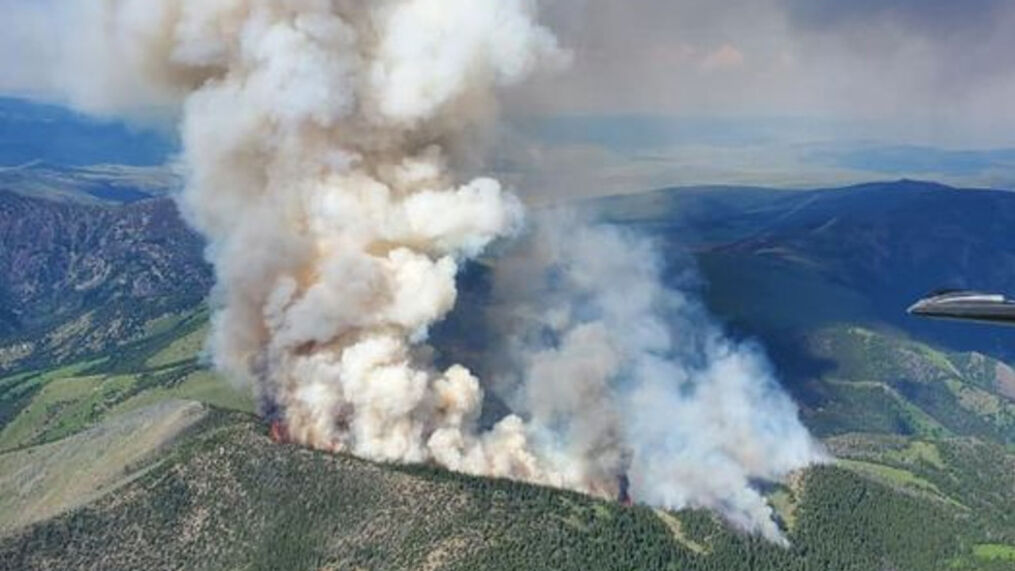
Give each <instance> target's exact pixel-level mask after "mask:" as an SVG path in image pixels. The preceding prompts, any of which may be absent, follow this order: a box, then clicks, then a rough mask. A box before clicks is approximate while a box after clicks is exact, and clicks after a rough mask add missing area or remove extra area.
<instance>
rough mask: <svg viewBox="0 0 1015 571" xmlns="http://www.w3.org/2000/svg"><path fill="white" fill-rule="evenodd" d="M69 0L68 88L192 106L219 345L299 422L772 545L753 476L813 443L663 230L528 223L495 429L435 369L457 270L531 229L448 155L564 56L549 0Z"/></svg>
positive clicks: (292, 424)
mask: <svg viewBox="0 0 1015 571" xmlns="http://www.w3.org/2000/svg"><path fill="white" fill-rule="evenodd" d="M71 6H72V7H74V8H75V10H74V11H75V14H74V16H73V18H72V21H73V24H74V27H73V29H75V30H79V32H78V35H77V36H74V35H73V34H71V35H70V36H69V37H71V38H74V37H77V38H78V40H79V43H80V45H76V44H74V43H73V42H71V47H72V48H74V49H73V50H71V52H72V53H73V54H74V57H72V58H70V59H69V60H68V61H70V62H71V65H70V67H66V66H65V67H63V68H62V69H64V70H66V73H67V77H68V80H67V81H66V86H65V90H66V92H67V93H68V95H69V97H70V98H71V99H72V101H75V102H76V103H77V104H78V105H80V106H82V107H84V108H86V109H92V110H96V111H102V112H107V113H110V112H120V111H121V110H128V111H129V110H131V109H134V108H137V107H144V106H148V105H166V104H171V105H178V106H179V109H180V112H181V136H182V141H183V143H184V151H183V155H182V161H181V162H182V165H183V168H184V169H185V174H186V177H187V181H188V182H187V185H186V188H185V190H184V191H183V193H182V196H181V197H180V205H181V209H182V210H183V212H184V214H185V216H186V217H187V219H188V220H189V221H190V222H191V223H192V224H193V225H194V227H195V228H197V229H198V230H199V231H200V232H201V233H202V234H203V235H204V236H206V237H207V239H208V241H209V244H210V246H209V256H210V258H211V261H212V262H213V263H214V266H215V269H216V273H217V277H218V285H217V287H216V291H215V293H214V305H215V313H214V317H213V333H212V339H211V341H210V347H211V352H212V355H213V358H214V363H215V365H216V367H217V368H218V369H219V370H220V371H222V372H224V373H226V374H227V375H228V376H229V377H230V378H232V379H234V380H236V381H237V382H239V383H241V384H243V385H245V386H248V387H250V388H251V389H252V390H253V391H254V392H255V393H256V395H257V397H258V398H259V400H260V402H262V403H263V409H264V410H263V412H264V413H265V414H266V415H270V416H272V417H273V418H277V419H281V420H284V421H285V423H286V425H287V428H288V432H289V435H290V437H291V438H292V439H294V440H296V441H298V442H300V443H304V444H306V445H309V446H313V447H317V448H321V449H326V450H334V451H343V452H348V453H352V454H355V455H358V456H361V457H364V458H368V459H372V460H377V461H385V462H435V463H438V464H441V465H443V466H447V467H449V468H451V469H454V470H459V471H462V472H467V473H471V474H481V475H488V476H502V477H509V478H515V479H520V480H526V481H530V482H536V483H542V484H547V485H552V486H561V487H568V488H572V489H576V490H580V491H585V492H589V493H594V494H599V495H615V494H616V493H617V486H618V482H619V480H620V478H621V477H623V476H625V475H629V476H630V479H631V482H632V488H633V493H634V495H635V498H636V499H638V500H640V501H645V502H648V503H652V504H655V505H661V506H666V507H673V508H678V507H683V506H701V507H708V508H713V509H716V510H719V511H720V512H721V513H722V514H724V515H725V516H726V517H727V518H729V519H730V520H731V521H734V522H736V523H737V524H739V525H741V526H742V527H744V528H746V529H750V530H754V531H758V532H761V533H764V534H765V535H766V536H767V537H769V538H772V539H774V540H779V539H780V535H779V532H778V529H777V527H776V526H775V524H774V523H773V522H772V521H771V519H770V511H769V508H768V507H767V506H766V504H765V502H764V500H763V498H762V497H761V496H760V495H759V494H758V492H756V491H754V489H753V488H752V487H751V479H754V478H761V479H778V478H781V477H783V476H785V475H786V474H787V473H788V472H789V471H791V470H793V469H797V468H800V467H802V466H805V465H806V464H808V463H809V462H811V461H814V460H815V459H818V458H819V457H820V454H819V453H818V452H817V450H816V448H815V446H814V444H813V443H812V442H811V440H810V438H809V437H808V435H807V434H806V432H805V430H804V429H803V428H802V426H801V425H800V424H799V422H798V420H797V418H796V411H795V409H794V407H793V405H792V403H791V402H790V401H789V400H788V399H787V397H785V396H784V395H783V394H782V393H781V392H779V390H778V388H777V386H776V385H775V383H774V382H773V381H772V379H771V376H770V373H769V370H768V368H767V366H766V364H765V361H764V359H763V358H761V357H760V356H759V354H758V353H757V352H755V351H753V350H752V349H751V348H749V347H744V346H740V345H737V344H734V343H732V342H730V341H728V340H726V339H724V338H723V337H722V335H721V334H720V332H719V331H718V330H716V329H715V327H714V326H712V325H710V324H709V322H708V320H707V319H706V318H705V316H704V315H703V313H702V312H701V310H700V309H699V308H698V307H697V305H696V304H694V303H693V302H692V301H690V300H689V299H687V298H686V297H684V296H682V295H680V294H679V293H677V292H675V291H671V290H668V289H667V288H665V287H664V286H663V285H662V280H661V276H660V273H659V260H658V258H657V254H656V252H655V251H654V249H653V248H652V247H651V245H650V244H649V243H647V242H645V241H642V240H638V239H635V238H632V237H630V236H626V235H624V234H621V233H620V232H618V231H616V230H610V229H606V228H599V227H595V226H592V225H587V224H577V223H574V222H567V223H563V222H560V221H557V222H555V223H553V224H546V223H543V224H536V225H535V228H537V231H536V233H535V234H534V236H533V238H532V243H533V244H535V245H536V246H535V250H534V251H533V252H532V254H531V256H530V257H529V258H528V260H527V261H525V262H523V263H522V264H521V266H518V265H516V266H515V267H518V268H519V272H518V274H517V276H522V275H528V276H531V277H532V279H531V280H530V281H529V282H528V283H527V284H525V285H524V287H522V286H521V285H519V286H517V288H516V290H515V292H514V293H513V294H511V295H513V296H515V298H516V301H517V304H518V305H517V310H518V312H520V313H519V315H521V316H522V317H521V318H518V319H517V320H513V321H511V323H510V324H505V327H507V328H509V329H510V327H511V326H516V327H517V328H516V329H515V331H516V332H517V334H518V336H517V339H516V341H515V342H514V343H513V344H511V346H510V351H509V352H510V353H511V354H512V359H511V360H510V364H509V365H508V366H506V367H505V369H504V373H503V375H504V376H505V378H506V379H508V380H506V381H505V382H504V383H502V386H503V387H504V388H505V389H508V388H510V389H511V390H510V391H506V394H507V393H508V392H509V393H510V394H509V395H508V396H507V400H509V402H511V404H512V405H513V407H514V410H515V414H510V415H508V416H506V417H504V418H502V419H500V420H499V421H498V422H496V423H494V424H493V425H492V426H491V427H490V428H488V429H481V428H479V423H478V418H479V414H480V408H481V403H482V402H483V389H482V388H481V385H480V382H479V380H478V379H477V378H476V377H475V376H474V375H473V374H472V373H471V372H470V371H468V370H467V369H466V368H464V367H462V366H459V365H455V366H451V367H450V368H448V369H446V370H437V369H436V368H435V367H434V366H433V364H432V363H433V361H432V359H431V357H430V354H431V352H432V351H431V350H429V349H428V348H427V347H426V340H427V336H428V331H429V329H430V328H431V327H432V326H433V325H434V324H435V323H436V322H438V321H440V320H441V319H443V318H444V317H445V316H446V315H447V314H448V313H449V312H450V311H451V309H452V308H453V307H454V305H455V302H456V297H457V291H456V275H457V273H458V271H459V269H460V268H461V267H462V265H463V264H464V263H466V262H467V260H469V259H470V258H474V257H476V256H478V255H480V254H481V253H482V252H483V251H484V250H485V249H486V248H487V247H488V246H489V245H490V244H491V243H493V242H494V241H496V240H498V239H502V238H507V237H512V236H514V235H516V234H518V233H519V232H520V231H521V230H522V229H523V228H524V220H523V208H522V205H521V203H520V202H519V201H518V200H517V199H516V198H514V196H513V195H512V194H510V193H509V192H507V191H505V189H503V188H502V187H501V185H500V184H499V183H498V182H496V181H495V180H492V179H488V178H478V179H475V180H472V181H471V182H466V183H464V184H461V183H460V182H458V181H456V177H455V175H454V172H453V171H454V168H453V167H454V166H455V165H458V164H460V163H461V162H462V161H463V160H464V158H465V152H466V150H467V149H468V146H469V145H468V143H469V139H468V135H469V134H470V133H471V132H472V128H473V127H474V126H476V125H477V123H479V122H481V121H482V119H483V118H485V117H487V116H488V115H489V113H490V111H491V110H492V109H493V106H494V102H493V98H492V95H493V92H494V91H495V89H496V88H497V87H499V86H506V85H510V84H514V83H516V82H519V81H520V80H522V79H524V78H525V77H526V76H528V75H530V74H531V73H533V72H536V71H538V70H539V69H541V68H547V67H551V68H552V67H555V66H558V65H560V64H561V63H563V62H564V61H565V60H566V56H565V55H564V54H563V53H562V52H561V50H560V49H559V48H558V46H557V42H556V40H555V38H554V36H553V35H552V34H551V33H550V32H549V31H548V30H547V29H545V28H543V27H541V26H540V25H539V24H537V23H536V21H535V15H536V6H535V4H534V2H533V0H374V1H369V2H368V1H359V0H288V1H284V2H283V1H280V0H219V1H208V0H107V1H106V2H102V3H88V2H85V3H74V4H71ZM81 30H83V31H81ZM61 61H64V59H61ZM71 68H73V69H71ZM80 70H84V73H78V71H80ZM506 264H509V262H506ZM507 267H510V265H508V266H507ZM522 270H524V271H522ZM533 288H537V289H533ZM526 314H528V315H529V317H527V318H526V317H524V316H525V315H526ZM511 378H513V381H512V380H511Z"/></svg>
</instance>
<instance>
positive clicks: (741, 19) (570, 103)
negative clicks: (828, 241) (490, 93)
mask: <svg viewBox="0 0 1015 571" xmlns="http://www.w3.org/2000/svg"><path fill="white" fill-rule="evenodd" d="M544 11H545V15H546V18H547V20H548V21H549V22H550V24H551V26H552V27H553V28H554V29H555V30H557V32H558V34H559V36H560V37H561V39H562V42H563V43H564V45H566V46H568V47H569V48H570V49H571V50H572V53H573V63H572V65H571V66H570V68H569V69H567V70H565V71H564V72H562V73H558V74H555V75H553V76H544V77H542V78H540V79H538V80H537V81H536V82H534V83H532V84H530V85H528V86H527V87H525V88H523V89H521V90H519V91H517V92H515V93H513V94H511V96H510V99H509V104H508V109H509V111H510V112H513V113H516V114H518V115H522V116H526V115H532V114H535V115H537V116H540V117H547V116H548V117H550V118H551V119H552V120H550V121H546V120H540V121H529V122H524V121H523V122H522V125H523V127H522V128H521V130H522V131H524V132H525V134H526V135H531V133H530V132H529V131H532V130H535V131H537V134H538V135H539V136H537V137H535V138H533V137H531V136H529V137H525V136H524V135H523V136H520V137H519V138H525V139H528V140H535V141H538V142H540V143H546V144H542V145H540V144H535V145H533V146H532V147H530V148H528V149H527V152H526V154H525V155H524V156H522V157H520V158H519V159H518V163H517V165H515V166H516V167H517V169H519V170H523V164H528V165H532V164H538V165H540V166H538V167H537V168H535V169H530V176H528V177H523V178H525V180H526V183H525V184H527V185H532V186H540V187H546V188H564V189H565V190H564V191H563V194H565V195H566V194H583V193H586V192H587V188H588V187H589V186H597V187H600V188H601V190H603V191H604V192H607V193H610V192H623V191H625V190H626V189H636V188H641V187H655V186H660V185H666V184H698V183H744V184H767V185H777V186H791V187H807V186H817V185H831V184H848V183H852V182H860V181H865V180H872V179H885V178H902V177H910V178H922V179H934V180H940V181H943V182H947V183H951V184H956V185H966V186H985V187H995V188H1012V187H1015V160H1013V159H1015V154H1013V153H1012V152H1010V149H1012V148H1015V33H1013V32H1012V30H1015V1H1011V0H962V1H957V0H848V1H847V0H723V1H715V0H625V1H623V2H619V1H616V0H548V1H547V2H545V3H544ZM526 126H527V127H526ZM561 165H569V166H568V167H562V166H561ZM531 173H537V174H531ZM603 187H605V188H603Z"/></svg>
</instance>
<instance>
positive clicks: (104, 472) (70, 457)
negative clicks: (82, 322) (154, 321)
mask: <svg viewBox="0 0 1015 571" xmlns="http://www.w3.org/2000/svg"><path fill="white" fill-rule="evenodd" d="M206 412H207V409H206V407H204V406H202V405H200V404H198V403H194V402H186V401H163V402H161V403H159V404H157V405H154V406H152V407H149V408H147V409H142V410H138V411H136V412H134V413H132V414H128V415H123V416H120V417H118V418H115V419H113V420H111V421H109V422H106V423H103V424H102V425H100V426H97V427H94V428H92V429H90V430H87V431H84V432H81V433H79V434H76V435H74V436H72V437H70V438H66V439H64V440H61V441H58V442H53V443H50V444H45V445H42V446H36V447H33V448H28V449H25V450H19V451H16V452H9V453H6V454H2V455H0V534H3V533H8V532H10V531H11V530H14V529H18V528H21V527H23V526H26V525H29V524H32V523H35V522H38V521H43V520H46V519H49V518H51V517H53V516H55V515H58V514H60V513H63V512H65V511H67V510H69V509H72V508H75V507H78V506H81V505H84V504H85V503H88V502H89V501H92V500H94V499H97V498H99V497H102V496H104V495H106V494H107V493H109V492H111V491H113V490H115V489H116V488H118V487H120V486H122V485H125V484H126V483H128V482H130V481H131V480H133V479H134V478H136V477H138V476H139V475H141V474H143V473H144V470H145V469H146V467H147V466H148V464H149V462H150V461H151V460H153V459H154V458H155V457H157V456H158V451H159V450H160V449H162V448H163V447H164V446H166V445H167V444H168V443H170V442H172V441H173V440H174V439H175V438H176V437H178V436H179V435H180V434H181V433H183V432H184V431H185V430H187V429H188V428H190V427H191V426H193V425H194V424H196V423H198V422H199V421H200V420H201V419H202V418H204V416H205V415H206Z"/></svg>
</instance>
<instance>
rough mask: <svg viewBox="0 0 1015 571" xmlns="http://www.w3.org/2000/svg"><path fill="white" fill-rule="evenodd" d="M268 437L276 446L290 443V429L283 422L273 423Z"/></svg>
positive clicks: (274, 421)
mask: <svg viewBox="0 0 1015 571" xmlns="http://www.w3.org/2000/svg"><path fill="white" fill-rule="evenodd" d="M268 436H269V437H270V438H271V440H272V442H274V443H276V444H286V443H288V442H289V428H288V427H287V426H286V425H285V423H284V422H282V421H281V420H273V421H271V428H269V429H268Z"/></svg>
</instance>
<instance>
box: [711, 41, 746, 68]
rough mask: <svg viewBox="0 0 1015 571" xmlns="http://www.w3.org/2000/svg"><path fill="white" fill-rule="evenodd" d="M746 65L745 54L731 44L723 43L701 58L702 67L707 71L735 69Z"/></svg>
mask: <svg viewBox="0 0 1015 571" xmlns="http://www.w3.org/2000/svg"><path fill="white" fill-rule="evenodd" d="M743 65H744V54H743V52H741V51H740V50H738V49H737V48H735V47H734V46H732V45H730V44H723V45H722V46H721V47H720V48H719V49H717V50H715V51H714V52H711V53H709V54H708V55H706V56H705V59H703V60H701V69H703V70H705V71H714V70H723V69H733V68H737V67H741V66H743Z"/></svg>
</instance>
